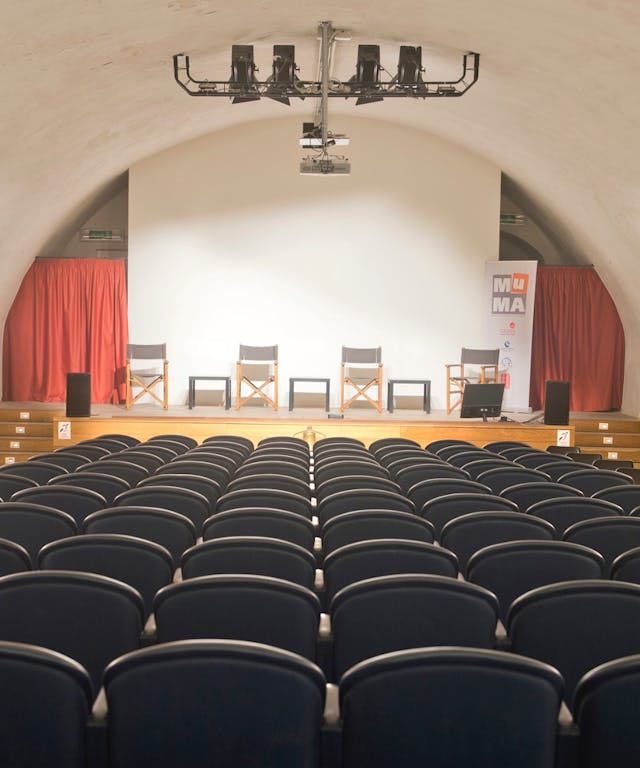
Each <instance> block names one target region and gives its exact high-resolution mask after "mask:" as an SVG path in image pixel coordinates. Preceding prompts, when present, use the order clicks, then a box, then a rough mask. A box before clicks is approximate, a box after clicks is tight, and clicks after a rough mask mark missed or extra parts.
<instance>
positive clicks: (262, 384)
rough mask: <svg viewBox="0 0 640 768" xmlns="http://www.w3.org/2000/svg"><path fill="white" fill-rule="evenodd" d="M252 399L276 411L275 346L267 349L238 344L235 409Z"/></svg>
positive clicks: (276, 363)
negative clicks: (262, 402)
mask: <svg viewBox="0 0 640 768" xmlns="http://www.w3.org/2000/svg"><path fill="white" fill-rule="evenodd" d="M243 385H244V387H243ZM254 398H257V399H261V400H264V404H265V405H269V406H271V407H272V408H273V409H274V411H277V410H278V345H277V344H275V345H273V346H269V347H255V346H250V345H247V344H240V350H239V352H238V362H237V363H236V409H240V408H241V407H242V406H243V405H245V403H247V402H249V401H250V400H253V399H254Z"/></svg>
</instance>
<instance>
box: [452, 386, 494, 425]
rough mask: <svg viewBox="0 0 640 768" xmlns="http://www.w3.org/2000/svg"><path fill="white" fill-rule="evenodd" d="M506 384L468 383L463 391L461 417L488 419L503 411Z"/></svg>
mask: <svg viewBox="0 0 640 768" xmlns="http://www.w3.org/2000/svg"><path fill="white" fill-rule="evenodd" d="M503 395H504V384H466V385H465V388H464V392H463V393H462V406H461V408H460V418H461V419H479V418H482V420H483V421H486V420H487V417H489V416H492V417H496V418H497V417H499V416H500V412H501V411H502V397H503Z"/></svg>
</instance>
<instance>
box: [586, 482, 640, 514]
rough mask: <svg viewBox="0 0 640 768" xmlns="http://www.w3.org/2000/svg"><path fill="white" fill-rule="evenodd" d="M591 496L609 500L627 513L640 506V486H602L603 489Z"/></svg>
mask: <svg viewBox="0 0 640 768" xmlns="http://www.w3.org/2000/svg"><path fill="white" fill-rule="evenodd" d="M618 474H620V473H618ZM593 498H594V499H604V501H611V502H613V503H614V504H617V505H618V506H619V507H622V509H623V510H624V513H625V514H626V515H628V514H630V512H631V510H632V509H635V508H636V507H640V486H638V485H618V486H614V487H612V488H604V489H603V490H601V491H597V492H596V493H594V494H593Z"/></svg>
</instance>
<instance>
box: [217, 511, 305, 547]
mask: <svg viewBox="0 0 640 768" xmlns="http://www.w3.org/2000/svg"><path fill="white" fill-rule="evenodd" d="M225 536H269V537H271V538H274V539H282V540H283V541H290V542H291V543H292V544H298V546H300V547H304V548H305V549H306V550H308V551H309V552H311V551H312V550H313V545H314V541H315V528H314V527H313V523H312V522H311V520H308V519H307V518H305V517H302V515H297V514H296V513H295V512H287V511H285V510H283V509H268V508H266V507H246V508H244V509H230V510H228V511H227V512H218V513H217V514H215V515H213V517H210V518H209V519H208V520H207V521H206V522H205V524H204V527H203V529H202V538H203V540H204V541H208V540H209V539H218V538H222V537H225Z"/></svg>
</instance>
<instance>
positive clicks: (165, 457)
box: [135, 443, 178, 463]
mask: <svg viewBox="0 0 640 768" xmlns="http://www.w3.org/2000/svg"><path fill="white" fill-rule="evenodd" d="M135 450H136V451H144V452H145V453H150V454H152V455H153V456H157V457H158V458H159V459H162V462H163V463H166V462H167V461H171V460H172V459H176V458H178V453H177V451H175V450H173V449H172V448H167V446H166V445H160V444H159V443H140V445H137V446H136V448H135Z"/></svg>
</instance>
